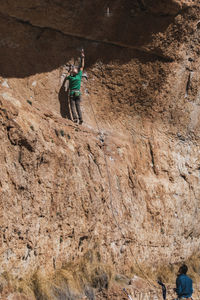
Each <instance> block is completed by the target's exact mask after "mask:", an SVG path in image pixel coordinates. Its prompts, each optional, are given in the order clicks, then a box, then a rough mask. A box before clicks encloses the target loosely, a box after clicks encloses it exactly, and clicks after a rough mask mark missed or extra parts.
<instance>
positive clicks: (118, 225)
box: [89, 99, 158, 289]
mask: <svg viewBox="0 0 200 300" xmlns="http://www.w3.org/2000/svg"><path fill="white" fill-rule="evenodd" d="M89 103H90V107H91V111H92V114H93V117H94V120H95V123H96V126H97V130H98V133H99V139H100V141H101V143H102V144H103V145H104V142H105V138H103V134H102V132H101V130H100V126H99V124H98V121H97V118H96V115H95V112H94V109H93V105H92V101H91V100H90V99H89ZM103 155H104V161H105V166H106V172H107V178H108V186H109V197H110V207H111V211H112V215H113V219H114V220H115V224H116V226H117V227H118V229H119V231H120V233H121V236H122V238H123V239H124V240H127V239H129V240H130V238H126V236H125V235H124V233H123V231H122V228H121V226H120V224H119V222H118V221H117V218H116V216H115V214H114V209H113V194H112V187H111V179H110V177H111V176H110V172H109V167H108V162H107V158H106V154H105V151H104V149H103ZM129 250H130V253H131V255H132V257H133V259H134V261H135V263H136V265H137V267H138V269H139V270H140V272H141V273H142V274H143V276H144V277H145V279H146V281H147V282H148V283H149V284H150V285H151V286H153V287H154V288H155V289H158V287H157V286H156V285H155V284H154V283H153V282H151V281H150V280H149V278H148V277H147V276H146V274H145V273H144V271H143V270H142V268H141V267H140V265H139V263H138V261H137V259H136V258H135V257H134V254H133V251H132V249H131V247H130V246H129Z"/></svg>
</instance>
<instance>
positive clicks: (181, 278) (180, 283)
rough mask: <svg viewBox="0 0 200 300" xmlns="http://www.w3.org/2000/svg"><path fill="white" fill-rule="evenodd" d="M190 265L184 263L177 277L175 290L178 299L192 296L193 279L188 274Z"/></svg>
mask: <svg viewBox="0 0 200 300" xmlns="http://www.w3.org/2000/svg"><path fill="white" fill-rule="evenodd" d="M187 271H188V267H187V266H186V265H185V264H184V265H182V266H181V267H180V268H179V271H178V276H177V278H176V289H175V292H176V294H177V296H178V299H185V298H187V299H188V300H189V298H191V297H192V293H193V288H192V279H191V278H190V277H188V276H187V275H186V273H187Z"/></svg>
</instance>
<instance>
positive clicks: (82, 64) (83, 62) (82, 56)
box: [80, 50, 85, 71]
mask: <svg viewBox="0 0 200 300" xmlns="http://www.w3.org/2000/svg"><path fill="white" fill-rule="evenodd" d="M84 66H85V54H84V51H83V50H82V51H81V67H80V71H83V69H84Z"/></svg>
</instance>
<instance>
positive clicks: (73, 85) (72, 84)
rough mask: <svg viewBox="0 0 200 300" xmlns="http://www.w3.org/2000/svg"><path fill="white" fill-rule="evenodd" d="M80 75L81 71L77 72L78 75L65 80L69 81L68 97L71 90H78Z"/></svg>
mask: <svg viewBox="0 0 200 300" xmlns="http://www.w3.org/2000/svg"><path fill="white" fill-rule="evenodd" d="M82 73H83V71H79V73H78V74H77V75H75V76H71V75H69V76H68V77H67V79H68V80H69V89H70V95H73V93H74V92H73V90H76V91H77V90H78V91H79V90H80V88H81V79H82Z"/></svg>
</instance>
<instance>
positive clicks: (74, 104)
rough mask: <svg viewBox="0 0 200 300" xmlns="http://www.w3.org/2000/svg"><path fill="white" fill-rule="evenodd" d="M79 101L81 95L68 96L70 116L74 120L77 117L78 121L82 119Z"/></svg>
mask: <svg viewBox="0 0 200 300" xmlns="http://www.w3.org/2000/svg"><path fill="white" fill-rule="evenodd" d="M80 102H81V96H75V94H73V95H71V96H70V106H71V111H72V117H73V120H74V121H77V120H78V118H79V121H82V120H83V119H82V113H81V107H80ZM77 114H78V118H77Z"/></svg>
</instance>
